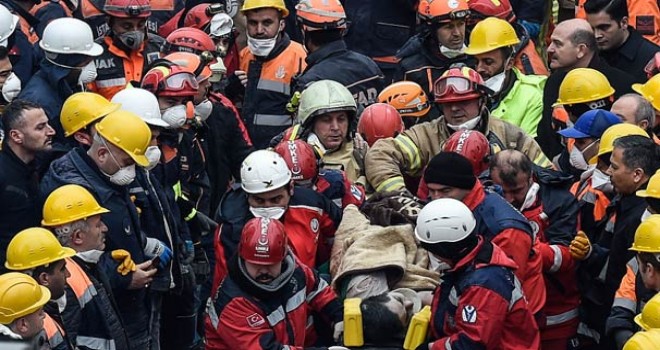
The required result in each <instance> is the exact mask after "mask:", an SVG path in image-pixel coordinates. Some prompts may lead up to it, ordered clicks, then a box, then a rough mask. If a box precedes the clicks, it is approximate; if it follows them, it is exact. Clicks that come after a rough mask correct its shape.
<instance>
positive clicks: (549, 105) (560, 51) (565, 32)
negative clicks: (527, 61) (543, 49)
mask: <svg viewBox="0 0 660 350" xmlns="http://www.w3.org/2000/svg"><path fill="white" fill-rule="evenodd" d="M597 51H598V45H597V41H596V37H595V36H594V32H593V30H592V29H591V26H590V25H589V23H588V22H587V21H585V20H582V19H570V20H566V21H563V22H561V23H559V24H557V26H556V27H555V30H554V31H553V32H552V35H551V43H550V45H549V46H548V54H549V55H551V58H550V69H552V74H550V77H548V80H547V81H546V83H545V88H544V90H543V117H541V121H540V122H539V127H538V130H537V133H538V136H537V137H536V140H537V141H538V142H539V145H541V148H543V152H544V153H545V154H546V155H547V156H548V157H550V158H553V157H555V156H556V155H557V154H559V153H560V152H561V149H562V145H561V142H560V139H559V137H558V135H557V134H556V131H557V129H558V128H557V127H555V124H554V123H555V122H554V118H553V106H554V104H555V103H556V102H557V99H558V97H559V90H560V85H561V84H562V83H563V81H564V77H565V76H566V74H567V73H568V72H569V71H571V70H573V69H575V68H591V69H595V70H597V71H599V72H600V73H602V74H603V75H604V76H605V78H607V81H608V82H609V84H611V86H612V87H613V88H614V96H615V98H617V97H619V96H622V95H624V94H626V93H629V92H632V91H631V88H630V87H631V85H632V84H633V83H634V79H633V77H632V76H630V75H629V74H627V73H625V72H623V71H621V70H619V69H616V68H614V67H611V66H610V65H608V64H607V62H605V60H603V59H601V58H600V57H599V56H598V54H597ZM599 81H600V80H599ZM597 89H599V90H598V91H601V92H603V91H605V90H609V89H608V88H607V87H606V86H599V87H598V88H597ZM586 100H588V99H586ZM584 112H586V111H584ZM580 115H581V113H577V114H576V115H575V117H579V116H580ZM563 119H567V118H563Z"/></svg>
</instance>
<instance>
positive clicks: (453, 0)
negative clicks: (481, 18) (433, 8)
mask: <svg viewBox="0 0 660 350" xmlns="http://www.w3.org/2000/svg"><path fill="white" fill-rule="evenodd" d="M447 6H449V8H450V9H455V8H457V7H458V0H449V1H447Z"/></svg>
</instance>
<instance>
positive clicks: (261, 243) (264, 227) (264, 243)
mask: <svg viewBox="0 0 660 350" xmlns="http://www.w3.org/2000/svg"><path fill="white" fill-rule="evenodd" d="M269 223H270V219H261V235H259V239H258V240H257V246H256V247H254V251H255V252H256V254H255V255H261V256H264V257H268V256H269V253H270V248H269V247H268V224H269Z"/></svg>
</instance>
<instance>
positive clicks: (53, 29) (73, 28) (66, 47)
mask: <svg viewBox="0 0 660 350" xmlns="http://www.w3.org/2000/svg"><path fill="white" fill-rule="evenodd" d="M39 47H41V48H42V49H43V50H44V51H46V52H47V53H51V54H66V55H71V54H79V55H87V56H99V55H100V54H102V53H103V47H101V45H99V44H97V43H95V42H94V36H93V35H92V29H91V28H90V27H89V25H88V24H87V23H85V22H83V21H81V20H79V19H76V18H70V17H62V18H57V19H54V20H53V21H51V22H50V23H48V25H47V26H46V29H44V34H43V36H42V37H41V41H40V42H39Z"/></svg>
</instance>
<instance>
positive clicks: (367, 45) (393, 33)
mask: <svg viewBox="0 0 660 350" xmlns="http://www.w3.org/2000/svg"><path fill="white" fill-rule="evenodd" d="M342 4H343V5H344V9H345V10H346V20H347V25H348V29H347V30H346V33H345V35H344V41H345V42H346V46H347V47H348V49H349V50H353V51H356V52H359V53H361V54H363V55H366V56H367V57H370V58H371V59H372V60H374V62H376V64H378V67H380V70H381V71H382V72H383V73H384V75H385V82H386V83H388V84H389V83H390V82H392V79H393V76H394V74H395V73H396V70H397V63H398V59H397V57H396V53H397V51H398V50H399V49H400V48H401V47H403V45H404V44H405V43H406V41H408V39H410V37H412V36H413V35H415V29H416V23H415V21H416V18H417V1H410V0H407V1H398V0H385V1H383V0H369V1H343V2H342Z"/></svg>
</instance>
